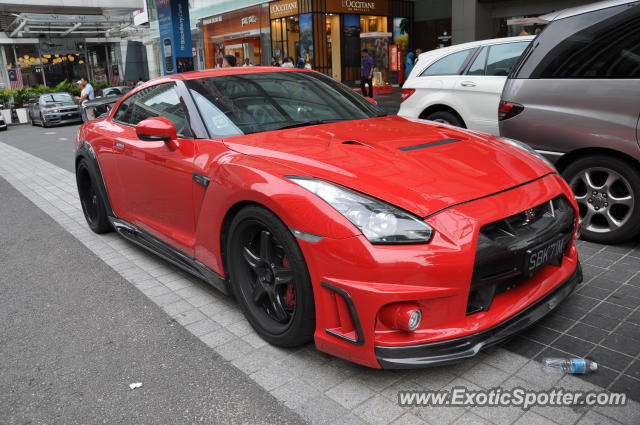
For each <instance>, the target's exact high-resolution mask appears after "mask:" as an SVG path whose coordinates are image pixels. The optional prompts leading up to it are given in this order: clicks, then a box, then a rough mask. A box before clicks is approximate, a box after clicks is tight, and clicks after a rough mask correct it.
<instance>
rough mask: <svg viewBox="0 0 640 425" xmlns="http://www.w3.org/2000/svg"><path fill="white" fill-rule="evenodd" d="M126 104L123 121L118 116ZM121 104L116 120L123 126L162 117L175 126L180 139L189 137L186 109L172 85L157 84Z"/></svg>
mask: <svg viewBox="0 0 640 425" xmlns="http://www.w3.org/2000/svg"><path fill="white" fill-rule="evenodd" d="M125 102H128V104H127V106H126V109H127V110H128V111H125V112H124V116H123V119H122V120H120V119H118V115H119V114H120V111H121V109H122V107H123V106H124V103H125ZM125 102H123V104H122V105H120V108H119V109H118V112H116V120H118V121H121V122H123V123H125V124H129V125H136V124H138V123H139V122H140V121H142V120H146V119H147V118H152V117H163V118H166V119H168V120H169V121H171V122H172V123H173V125H175V127H176V132H177V134H178V136H180V137H191V130H190V128H189V124H188V122H189V121H188V119H187V113H186V109H185V107H184V104H183V103H182V101H181V99H180V96H178V93H177V91H176V86H175V84H173V83H166V84H158V85H157V86H153V87H149V88H146V89H144V90H141V91H140V92H138V93H136V94H134V95H133V96H131V97H130V98H129V99H127V101H125Z"/></svg>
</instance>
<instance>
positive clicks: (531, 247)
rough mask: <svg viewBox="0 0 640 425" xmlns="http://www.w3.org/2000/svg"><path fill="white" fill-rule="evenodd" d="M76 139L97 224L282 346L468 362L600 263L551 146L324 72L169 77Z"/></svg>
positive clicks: (357, 357)
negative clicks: (543, 150)
mask: <svg viewBox="0 0 640 425" xmlns="http://www.w3.org/2000/svg"><path fill="white" fill-rule="evenodd" d="M76 148H77V149H76V175H77V183H78V190H79V193H80V198H81V201H82V207H83V210H84V213H85V216H86V218H87V222H88V223H89V226H90V227H91V229H92V230H93V231H95V232H97V233H102V232H107V231H110V230H112V229H115V230H116V231H118V232H119V233H120V234H122V236H124V237H125V238H127V239H129V240H131V241H133V242H135V243H137V244H139V245H142V246H143V247H145V248H147V249H149V250H151V251H153V252H155V253H157V254H158V255H160V256H161V257H163V258H165V259H166V260H168V261H171V262H172V263H174V264H176V265H177V266H179V267H181V268H183V269H184V270H187V271H189V272H191V273H193V274H194V275H196V276H198V277H200V278H202V279H204V280H206V281H208V282H210V283H211V284H212V285H214V286H215V287H217V288H218V289H220V290H221V291H223V292H225V293H233V294H234V295H235V297H236V299H237V300H238V302H239V304H240V306H241V307H242V310H243V311H244V314H245V315H246V317H247V320H248V321H249V322H250V323H251V325H252V326H253V327H254V328H255V330H256V331H257V332H258V333H259V334H260V335H261V336H262V337H263V338H264V339H265V340H267V341H268V342H270V343H271V344H274V345H278V346H295V345H299V344H304V343H306V342H308V341H310V340H312V339H313V340H314V341H315V344H316V346H317V347H318V348H319V349H320V350H322V351H325V352H327V353H330V354H333V355H335V356H338V357H342V358H345V359H348V360H351V361H353V362H356V363H360V364H363V365H367V366H371V367H375V368H380V367H383V368H406V367H419V366H428V365H434V364H443V363H449V362H453V361H456V360H460V359H463V358H467V357H471V356H473V355H475V354H477V353H478V351H479V350H480V349H482V348H483V347H486V346H489V345H492V344H495V343H497V342H500V341H502V340H504V339H505V338H507V337H509V336H511V335H513V334H514V333H516V332H518V331H520V330H522V329H523V328H525V327H526V326H528V325H530V324H532V323H533V322H535V321H537V320H538V319H540V318H541V317H543V316H544V315H546V314H547V313H549V311H551V310H553V309H554V308H555V307H556V306H557V305H558V303H559V302H561V301H562V300H563V299H564V298H566V297H567V295H568V294H569V293H570V292H571V291H572V290H573V289H574V287H575V286H576V284H577V283H579V282H580V281H581V280H582V274H581V269H580V265H579V262H578V255H577V251H576V247H575V244H574V240H575V238H576V237H577V234H578V232H579V222H578V219H577V207H576V204H575V202H574V200H573V196H572V193H571V190H570V189H569V187H568V186H567V184H566V183H565V182H564V180H562V178H561V177H560V176H559V175H558V174H557V173H556V170H555V169H554V168H553V167H552V166H550V165H549V164H548V163H547V162H545V161H544V159H542V158H541V157H539V156H537V154H536V153H535V151H532V150H531V149H530V148H528V147H526V146H525V145H522V144H520V143H519V142H516V141H513V140H505V139H498V138H495V137H492V136H489V135H486V134H481V133H475V132H472V131H467V130H462V129H459V128H454V127H451V126H447V125H442V124H438V123H433V122H428V121H422V120H411V119H405V118H400V117H397V116H386V115H385V114H384V113H383V112H382V110H381V108H379V107H378V106H377V105H376V104H375V103H374V102H372V101H371V100H370V99H366V98H364V97H362V96H360V95H359V94H357V93H355V92H354V91H353V90H351V89H349V88H348V87H346V86H344V85H342V84H340V83H338V82H336V81H334V80H332V79H330V78H328V77H326V76H324V75H322V74H320V73H317V72H313V71H304V70H293V69H282V68H262V67H256V68H229V69H222V70H209V71H202V72H190V73H185V74H180V75H175V76H171V77H163V78H158V79H155V80H152V81H150V82H148V83H146V84H144V85H143V86H141V87H138V88H136V89H134V90H132V91H131V92H130V93H128V94H127V95H125V96H124V97H123V98H122V99H121V100H120V101H119V102H118V103H117V104H116V105H115V106H114V107H113V109H112V110H111V111H110V112H109V114H108V116H106V117H105V118H102V119H98V120H94V121H90V122H88V123H86V124H84V125H83V126H82V127H81V128H80V130H79V133H78V139H77V146H76Z"/></svg>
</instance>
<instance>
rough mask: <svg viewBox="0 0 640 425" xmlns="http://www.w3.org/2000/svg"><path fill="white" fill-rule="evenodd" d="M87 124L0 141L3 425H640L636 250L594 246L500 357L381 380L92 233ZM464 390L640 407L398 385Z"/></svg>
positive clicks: (634, 246)
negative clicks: (407, 403)
mask: <svg viewBox="0 0 640 425" xmlns="http://www.w3.org/2000/svg"><path fill="white" fill-rule="evenodd" d="M379 101H380V103H381V104H383V106H385V105H384V102H385V100H384V98H383V99H379ZM388 104H392V101H390V102H389V103H388ZM385 107H387V106H385ZM75 129H76V127H75V126H70V127H57V128H51V129H42V128H31V127H25V126H22V127H12V128H10V129H9V131H7V132H4V133H0V199H1V203H0V217H2V222H1V223H2V224H1V225H0V235H1V239H0V247H1V248H0V249H1V250H2V251H0V252H1V254H2V255H1V256H0V270H2V273H0V291H1V293H2V294H3V296H2V297H1V298H0V319H2V320H3V323H4V324H5V326H4V327H3V328H2V331H0V368H1V370H2V375H1V376H0V423H27V422H30V423H101V422H104V423H124V422H127V423H192V422H197V421H201V422H203V423H246V424H254V423H256V424H257V423H274V424H279V423H296V422H300V421H306V422H309V423H314V424H316V423H318V424H320V423H329V422H331V423H332V424H361V423H364V424H389V423H394V424H423V423H425V424H432V425H437V424H448V423H455V424H461V423H468V424H483V423H489V424H512V423H516V424H529V423H533V424H554V423H555V424H582V425H584V424H608V423H612V424H616V423H624V424H635V425H637V424H638V423H640V404H638V403H637V400H640V394H638V391H639V389H640V385H639V384H640V360H639V357H640V334H639V333H638V329H640V326H639V325H640V320H638V319H639V318H640V311H639V306H640V271H639V270H640V245H639V243H638V240H636V241H632V242H630V243H627V244H624V245H621V246H602V245H595V244H590V243H584V242H581V243H580V247H579V249H580V253H581V259H582V261H583V264H584V268H585V283H584V284H583V285H581V287H580V289H579V290H578V291H577V292H576V293H575V294H574V295H573V296H572V297H571V298H569V299H568V300H567V302H565V303H564V305H563V306H561V308H560V309H559V311H558V312H557V313H555V314H554V315H553V316H551V317H550V318H549V319H547V320H545V321H544V322H543V323H542V324H540V325H537V326H536V327H534V328H533V329H531V330H529V331H527V332H525V333H523V334H522V335H521V336H518V337H517V338H515V339H513V340H511V341H510V342H507V343H506V344H504V345H503V346H501V347H498V348H496V349H493V350H491V351H488V352H484V353H481V355H480V356H478V357H477V358H475V359H472V360H469V361H465V362H462V363H460V364H457V365H454V366H447V367H440V368H435V369H425V370H416V371H400V372H398V371H378V370H372V369H367V368H364V367H360V366H357V365H353V364H350V363H348V362H345V361H342V360H339V359H336V358H332V357H330V356H328V355H325V354H323V353H320V352H318V351H316V350H315V349H314V348H313V346H312V345H308V346H305V347H301V348H298V349H288V350H283V349H278V348H275V347H271V346H269V345H267V344H266V343H264V341H262V340H261V339H260V338H259V337H258V336H257V335H256V334H255V332H254V331H253V330H252V329H251V328H250V327H249V326H248V324H247V323H246V321H245V320H244V318H243V316H242V314H241V313H240V310H239V308H238V307H237V306H236V304H235V303H234V302H233V300H231V299H229V298H227V297H224V296H222V295H221V294H219V293H218V292H216V291H215V290H213V289H212V288H209V287H207V286H206V285H204V284H202V283H201V282H199V281H196V280H194V279H192V278H190V277H188V276H185V275H184V274H183V273H181V272H179V271H178V270H176V269H175V267H173V266H171V265H170V264H167V263H166V262H163V261H162V260H160V259H158V258H155V257H154V256H152V255H149V254H147V253H146V252H145V251H143V250H141V249H139V248H137V247H135V246H133V245H132V244H130V243H128V242H126V241H124V240H122V239H121V238H119V237H118V236H117V235H115V234H109V235H103V236H98V235H95V234H93V233H91V232H90V231H89V229H88V227H87V226H86V223H85V222H84V218H83V216H82V211H81V209H80V206H79V202H78V200H77V194H76V189H75V182H74V178H73V173H72V171H73V157H72V141H73V139H74V137H75ZM2 179H4V180H2ZM5 180H6V182H5ZM7 182H8V183H7ZM34 205H35V207H36V208H34ZM7 324H8V326H7ZM550 354H554V355H555V354H559V355H564V356H576V355H578V356H589V357H591V358H593V359H594V360H596V361H598V362H599V363H601V370H599V371H598V373H596V374H593V375H590V376H586V377H584V378H585V379H581V378H578V377H576V376H570V375H563V374H561V373H553V372H548V371H543V370H542V368H541V365H540V363H539V361H538V360H539V359H540V357H541V356H546V355H550ZM131 382H143V387H142V388H140V389H137V390H129V388H128V384H129V383H131ZM460 385H461V386H466V387H468V388H472V389H473V388H491V387H494V386H501V387H504V388H510V387H514V386H521V387H524V388H532V389H538V390H542V389H549V388H552V387H556V386H558V387H562V388H565V389H583V390H589V389H592V390H599V389H602V388H606V389H609V390H611V391H624V392H626V393H627V394H628V395H629V397H630V398H632V399H634V400H636V401H629V403H628V404H627V405H626V406H624V407H616V408H614V407H609V408H593V409H588V408H585V407H575V408H569V407H562V408H551V407H546V408H542V407H534V408H532V409H530V410H528V411H524V410H522V409H520V408H517V407H495V408H484V407H472V408H463V407H447V408H445V407H412V408H409V407H406V408H403V407H400V406H399V405H398V403H397V400H398V398H397V397H398V396H397V392H398V391H399V390H411V389H423V390H424V389H447V388H452V387H454V386H460ZM92 415H93V416H92ZM87 418H89V419H87Z"/></svg>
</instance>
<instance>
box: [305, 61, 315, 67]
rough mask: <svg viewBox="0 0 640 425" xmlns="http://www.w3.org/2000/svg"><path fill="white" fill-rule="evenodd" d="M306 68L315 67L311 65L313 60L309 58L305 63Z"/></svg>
mask: <svg viewBox="0 0 640 425" xmlns="http://www.w3.org/2000/svg"><path fill="white" fill-rule="evenodd" d="M304 69H313V67H312V66H311V62H309V61H308V60H307V61H306V62H305V64H304Z"/></svg>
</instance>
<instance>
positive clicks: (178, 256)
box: [109, 217, 230, 295]
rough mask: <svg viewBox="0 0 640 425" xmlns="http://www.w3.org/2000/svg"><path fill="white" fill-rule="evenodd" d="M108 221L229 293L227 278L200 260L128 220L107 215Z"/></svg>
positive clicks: (134, 239)
mask: <svg viewBox="0 0 640 425" xmlns="http://www.w3.org/2000/svg"><path fill="white" fill-rule="evenodd" d="M109 221H111V224H112V225H113V228H114V229H115V230H116V231H117V232H118V233H119V234H120V235H122V236H123V237H124V238H125V239H128V240H130V241H131V242H133V243H135V244H137V245H140V246H141V247H143V248H146V249H147V250H149V251H151V252H153V253H154V254H156V255H158V256H159V257H162V258H164V259H165V260H167V261H169V262H170V263H173V264H175V265H176V266H178V267H180V268H181V269H182V270H184V271H186V272H188V273H191V274H192V275H194V276H195V277H197V278H199V279H202V280H204V281H205V282H207V283H209V284H210V285H212V286H213V287H214V288H216V289H218V290H219V291H220V292H222V293H223V294H225V295H229V294H230V291H229V285H228V284H227V280H226V279H225V278H224V277H222V276H220V275H219V274H218V273H216V272H214V271H213V270H211V269H210V268H208V267H207V266H205V265H204V264H202V263H201V262H200V261H198V260H196V259H195V258H192V257H190V256H188V255H186V254H185V253H183V252H182V251H179V250H177V249H175V248H174V247H172V246H171V245H169V244H167V243H166V242H163V241H161V240H160V239H158V238H156V237H155V236H153V235H151V234H149V233H148V232H146V231H144V230H142V229H140V228H139V227H137V226H135V225H133V224H131V223H129V222H128V221H125V220H121V219H119V218H115V217H109Z"/></svg>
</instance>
